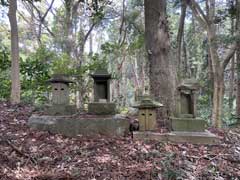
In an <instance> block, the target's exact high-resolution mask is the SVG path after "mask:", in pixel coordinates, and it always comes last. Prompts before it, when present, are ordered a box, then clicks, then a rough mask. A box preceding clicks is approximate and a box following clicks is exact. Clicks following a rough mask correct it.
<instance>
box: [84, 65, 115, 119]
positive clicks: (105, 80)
mask: <svg viewBox="0 0 240 180" xmlns="http://www.w3.org/2000/svg"><path fill="white" fill-rule="evenodd" d="M90 76H91V77H92V78H93V81H94V88H93V94H94V102H92V103H89V104H88V112H89V113H90V114H98V115H108V114H109V115H111V114H115V111H116V110H115V109H116V105H115V103H112V102H110V97H111V94H110V81H111V79H112V76H111V74H109V73H108V71H107V70H106V69H98V70H97V71H96V72H95V73H94V74H91V75H90Z"/></svg>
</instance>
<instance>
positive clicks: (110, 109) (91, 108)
mask: <svg viewBox="0 0 240 180" xmlns="http://www.w3.org/2000/svg"><path fill="white" fill-rule="evenodd" d="M88 113H89V114H97V115H107V114H110V115H111V114H112V115H113V114H115V113H116V104H115V103H107V102H106V103H102V102H94V103H89V104H88Z"/></svg>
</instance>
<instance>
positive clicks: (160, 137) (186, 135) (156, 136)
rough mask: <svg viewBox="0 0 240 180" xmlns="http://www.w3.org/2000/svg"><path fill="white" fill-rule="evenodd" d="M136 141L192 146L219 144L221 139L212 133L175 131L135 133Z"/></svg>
mask: <svg viewBox="0 0 240 180" xmlns="http://www.w3.org/2000/svg"><path fill="white" fill-rule="evenodd" d="M133 138H134V139H141V140H143V139H144V140H157V141H160V142H168V141H170V142H176V143H192V144H218V143H219V142H220V140H219V138H218V137H217V136H216V135H214V134H212V133H210V132H209V131H204V132H182V131H181V132H180V131H173V132H171V133H165V134H161V133H155V132H150V131H145V132H140V131H139V132H134V133H133Z"/></svg>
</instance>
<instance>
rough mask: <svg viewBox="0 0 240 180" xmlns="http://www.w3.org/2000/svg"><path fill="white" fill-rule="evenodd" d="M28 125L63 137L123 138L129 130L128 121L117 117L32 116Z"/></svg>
mask: <svg viewBox="0 0 240 180" xmlns="http://www.w3.org/2000/svg"><path fill="white" fill-rule="evenodd" d="M28 125H29V126H30V127H32V128H34V129H38V130H44V131H49V132H51V133H59V134H62V135H65V136H71V137H73V136H77V135H87V136H92V135H97V134H101V135H107V136H123V135H125V133H126V132H127V131H128V129H129V120H128V119H125V118H120V117H117V116H111V117H101V116H100V117H91V118H79V117H74V116H45V115H32V116H31V117H30V118H29V120H28Z"/></svg>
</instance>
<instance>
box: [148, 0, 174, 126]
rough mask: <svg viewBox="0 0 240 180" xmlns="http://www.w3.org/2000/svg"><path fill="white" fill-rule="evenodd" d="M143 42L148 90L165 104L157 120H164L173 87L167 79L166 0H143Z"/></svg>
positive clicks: (168, 44)
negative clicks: (146, 61) (148, 82)
mask: <svg viewBox="0 0 240 180" xmlns="http://www.w3.org/2000/svg"><path fill="white" fill-rule="evenodd" d="M144 4H145V42H146V52H147V55H148V60H149V78H150V92H151V94H152V95H154V96H155V99H156V100H157V101H159V102H161V103H163V104H164V105H165V108H163V109H162V111H159V112H158V116H157V117H158V121H163V122H164V121H165V120H166V119H167V116H168V112H171V109H170V107H171V103H172V102H173V92H172V91H173V90H174V89H173V88H172V86H171V83H172V82H173V81H172V80H171V79H169V77H171V76H170V73H171V71H170V62H169V50H170V41H169V29H168V23H167V14H166V5H167V2H166V0H145V1H144Z"/></svg>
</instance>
